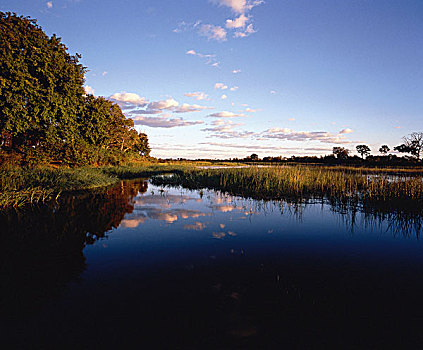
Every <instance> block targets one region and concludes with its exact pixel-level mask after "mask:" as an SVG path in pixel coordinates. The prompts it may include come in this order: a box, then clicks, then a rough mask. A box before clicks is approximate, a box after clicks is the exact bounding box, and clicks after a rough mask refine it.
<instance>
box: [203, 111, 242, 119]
mask: <svg viewBox="0 0 423 350" xmlns="http://www.w3.org/2000/svg"><path fill="white" fill-rule="evenodd" d="M208 117H213V118H236V117H245V114H242V113H238V114H236V113H232V112H228V111H223V112H218V113H212V114H209V115H208Z"/></svg>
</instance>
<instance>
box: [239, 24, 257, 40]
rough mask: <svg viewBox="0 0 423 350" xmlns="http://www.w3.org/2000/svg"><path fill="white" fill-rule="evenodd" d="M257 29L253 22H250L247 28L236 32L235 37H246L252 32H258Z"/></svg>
mask: <svg viewBox="0 0 423 350" xmlns="http://www.w3.org/2000/svg"><path fill="white" fill-rule="evenodd" d="M256 32H257V31H256V30H255V29H254V27H253V24H249V25H248V26H247V28H245V30H243V31H237V32H235V33H234V38H245V37H247V36H250V35H251V34H254V33H256Z"/></svg>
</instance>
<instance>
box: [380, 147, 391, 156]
mask: <svg viewBox="0 0 423 350" xmlns="http://www.w3.org/2000/svg"><path fill="white" fill-rule="evenodd" d="M390 150H391V149H390V148H389V147H388V145H382V146H380V148H379V152H380V153H382V154H383V155H386V154H387V153H388V152H389V151H390Z"/></svg>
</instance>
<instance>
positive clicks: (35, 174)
mask: <svg viewBox="0 0 423 350" xmlns="http://www.w3.org/2000/svg"><path fill="white" fill-rule="evenodd" d="M188 169H194V167H193V166H192V165H187V164H179V165H172V164H164V165H162V164H150V163H146V164H139V165H136V166H117V167H85V168H75V169H69V168H51V167H18V166H8V167H2V168H0V210H4V209H7V208H20V207H23V206H25V205H27V204H37V203H42V202H46V201H49V200H52V199H54V198H56V197H57V196H58V195H60V193H61V192H71V191H83V190H92V189H96V188H100V187H107V186H110V185H113V184H115V183H117V182H118V181H120V180H122V179H132V178H139V177H149V176H152V175H157V174H163V173H169V172H176V173H178V172H182V171H186V170H188Z"/></svg>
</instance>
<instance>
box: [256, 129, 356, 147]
mask: <svg viewBox="0 0 423 350" xmlns="http://www.w3.org/2000/svg"><path fill="white" fill-rule="evenodd" d="M260 137H261V138H263V139H279V140H286V141H319V142H323V143H335V144H348V143H352V141H348V140H347V139H346V138H345V136H342V135H341V134H338V135H333V134H331V133H329V132H327V131H294V130H292V129H289V128H272V129H268V130H266V131H264V132H263V133H261V135H260Z"/></svg>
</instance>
